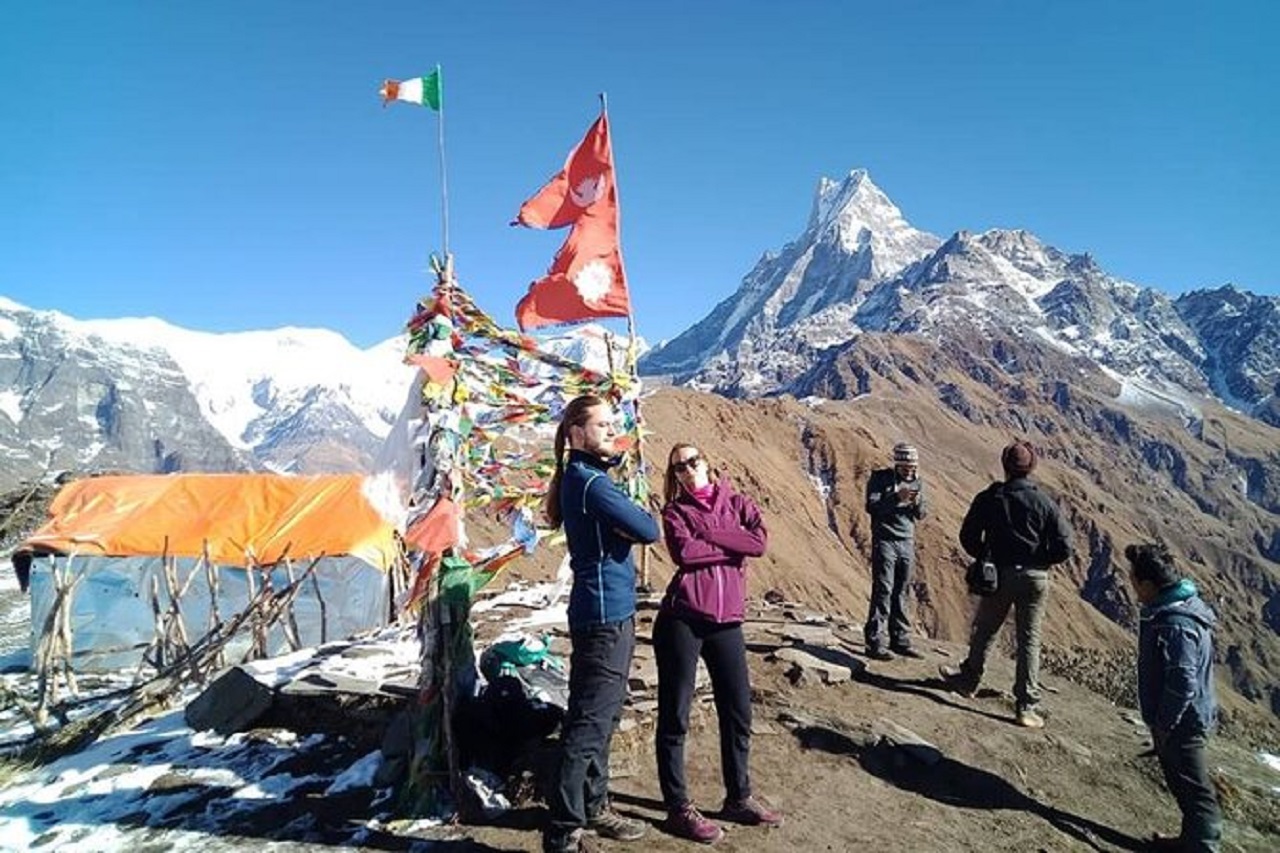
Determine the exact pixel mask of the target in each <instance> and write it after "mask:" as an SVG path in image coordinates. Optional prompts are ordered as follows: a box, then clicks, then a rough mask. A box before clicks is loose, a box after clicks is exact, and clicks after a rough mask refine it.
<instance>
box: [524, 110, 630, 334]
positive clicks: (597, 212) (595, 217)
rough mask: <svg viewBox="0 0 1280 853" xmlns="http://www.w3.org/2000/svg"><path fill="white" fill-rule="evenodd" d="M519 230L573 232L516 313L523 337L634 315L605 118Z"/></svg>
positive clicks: (528, 207)
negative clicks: (539, 329) (544, 328)
mask: <svg viewBox="0 0 1280 853" xmlns="http://www.w3.org/2000/svg"><path fill="white" fill-rule="evenodd" d="M516 224H519V225H525V226H528V227H530V228H563V227H565V226H566V225H571V226H573V227H572V230H571V231H570V232H569V236H568V238H567V239H566V240H565V241H564V245H563V246H561V247H560V251H558V252H556V257H555V260H553V261H552V262H551V268H550V269H549V270H547V274H546V276H544V277H543V278H540V279H538V280H537V281H535V282H533V283H532V284H531V285H529V292H528V293H527V294H526V295H525V297H524V298H523V299H521V300H520V303H519V304H518V305H517V306H516V322H518V323H519V324H520V328H521V329H522V330H524V329H530V328H534V327H537V326H548V325H553V324H556V323H574V322H578V321H580V320H588V319H591V318H593V317H626V316H628V315H630V313H631V300H630V297H629V296H628V294H627V282H626V274H625V273H624V272H623V267H622V250H621V248H620V246H619V241H618V191H617V185H616V183H615V181H614V172H613V150H612V147H611V146H610V144H609V117H608V115H607V114H605V113H601V114H600V117H599V118H598V119H596V120H595V122H594V123H593V124H592V125H591V128H590V129H589V130H588V131H587V135H586V136H585V137H583V140H582V142H581V143H579V144H578V146H577V147H576V148H574V149H573V151H572V152H570V153H569V159H568V160H566V161H565V165H564V168H563V169H561V170H560V171H559V172H558V173H557V174H556V175H555V176H554V177H553V178H552V179H551V180H550V181H548V182H547V184H546V186H544V187H543V188H542V189H541V190H539V191H538V193H537V194H536V195H534V196H533V197H532V198H530V199H529V200H528V201H526V202H525V203H524V204H523V205H521V206H520V213H519V215H518V216H517V217H516Z"/></svg>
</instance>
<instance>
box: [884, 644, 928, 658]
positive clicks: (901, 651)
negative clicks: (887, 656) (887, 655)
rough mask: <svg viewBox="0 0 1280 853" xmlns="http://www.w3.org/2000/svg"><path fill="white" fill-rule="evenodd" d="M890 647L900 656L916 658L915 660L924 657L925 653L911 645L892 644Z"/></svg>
mask: <svg viewBox="0 0 1280 853" xmlns="http://www.w3.org/2000/svg"><path fill="white" fill-rule="evenodd" d="M889 649H890V651H892V652H893V653H894V654H895V655H897V656H898V657H900V658H914V659H915V660H919V659H920V658H922V657H924V655H922V654H921V653H920V652H918V651H916V650H915V649H914V648H912V647H911V646H909V645H897V646H890V647H889Z"/></svg>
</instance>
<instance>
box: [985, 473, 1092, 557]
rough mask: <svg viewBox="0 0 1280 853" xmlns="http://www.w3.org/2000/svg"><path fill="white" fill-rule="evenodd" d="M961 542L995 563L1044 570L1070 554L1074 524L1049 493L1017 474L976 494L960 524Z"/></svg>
mask: <svg viewBox="0 0 1280 853" xmlns="http://www.w3.org/2000/svg"><path fill="white" fill-rule="evenodd" d="M1006 509H1007V514H1006ZM960 546H961V547H962V548H964V550H965V551H966V552H967V553H968V554H969V556H971V557H974V558H979V557H984V558H985V559H988V560H990V561H991V562H993V563H995V564H996V565H997V566H1020V567H1022V568H1024V569H1043V568H1047V567H1048V566H1052V565H1053V564H1055V563H1061V562H1063V561H1064V560H1066V559H1068V558H1069V557H1070V556H1071V528H1069V527H1067V522H1066V520H1065V519H1064V518H1063V517H1062V513H1061V512H1060V511H1059V510H1058V505H1057V504H1055V503H1054V502H1053V500H1052V499H1051V498H1050V497H1049V496H1048V495H1046V494H1044V493H1043V492H1041V491H1040V490H1039V489H1038V488H1036V484H1035V483H1033V482H1031V481H1030V480H1028V479H1027V478H1025V477H1016V478H1014V479H1012V480H1007V481H1005V482H1003V483H992V484H991V485H990V486H988V487H987V488H986V489H983V490H982V491H981V492H978V494H977V496H975V497H974V499H973V503H971V504H970V505H969V512H968V513H966V514H965V517H964V523H963V524H961V525H960Z"/></svg>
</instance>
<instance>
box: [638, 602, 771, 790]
mask: <svg viewBox="0 0 1280 853" xmlns="http://www.w3.org/2000/svg"><path fill="white" fill-rule="evenodd" d="M653 656H654V660H655V662H656V663H657V665H658V731H657V734H656V736H655V738H654V746H655V748H656V751H657V754H658V784H659V786H660V787H661V788H662V799H663V802H665V803H666V806H667V809H668V811H674V810H676V809H678V808H680V807H681V806H684V805H685V804H687V803H689V802H690V800H689V791H688V788H686V786H685V777H684V741H685V736H686V735H688V733H689V708H690V706H691V705H692V704H693V693H694V689H695V687H696V686H697V672H698V658H699V657H701V658H702V660H703V661H704V662H705V663H706V665H707V674H708V675H710V676H711V691H712V694H713V695H714V697H715V705H716V717H717V718H718V719H719V722H720V770H721V773H722V774H723V776H724V789H725V795H726V797H727V798H728V799H729V800H730V801H732V802H738V801H740V800H744V799H746V798H747V797H749V796H751V780H750V777H749V775H748V772H747V760H748V755H749V753H750V751H751V680H750V676H749V674H748V672H747V646H746V642H745V640H744V639H743V636H742V623H740V622H732V623H727V624H725V623H716V622H708V621H704V620H699V619H689V618H685V617H682V616H676V615H673V614H671V613H667V612H661V613H659V614H658V618H657V619H656V620H655V621H654V623H653Z"/></svg>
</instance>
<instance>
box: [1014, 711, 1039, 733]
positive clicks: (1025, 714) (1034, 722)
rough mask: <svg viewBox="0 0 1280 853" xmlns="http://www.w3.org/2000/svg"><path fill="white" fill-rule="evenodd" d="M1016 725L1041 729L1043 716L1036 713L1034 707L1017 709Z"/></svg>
mask: <svg viewBox="0 0 1280 853" xmlns="http://www.w3.org/2000/svg"><path fill="white" fill-rule="evenodd" d="M1018 725H1020V726H1022V727H1023V728H1024V729H1043V728H1044V717H1042V716H1040V715H1039V714H1037V713H1036V710H1035V709H1034V708H1021V709H1019V710H1018Z"/></svg>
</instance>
